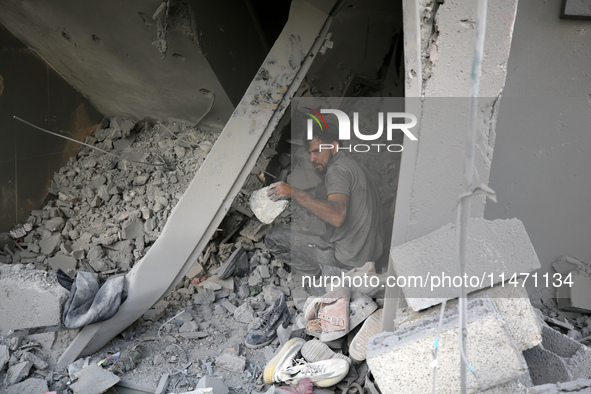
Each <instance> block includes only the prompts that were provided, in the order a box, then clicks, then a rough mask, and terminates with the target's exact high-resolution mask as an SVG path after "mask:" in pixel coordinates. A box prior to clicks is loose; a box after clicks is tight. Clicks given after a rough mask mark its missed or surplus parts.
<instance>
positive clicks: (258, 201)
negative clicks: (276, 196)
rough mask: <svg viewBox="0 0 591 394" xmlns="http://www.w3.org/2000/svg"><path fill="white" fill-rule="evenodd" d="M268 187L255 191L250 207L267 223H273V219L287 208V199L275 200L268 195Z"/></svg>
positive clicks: (251, 197)
mask: <svg viewBox="0 0 591 394" xmlns="http://www.w3.org/2000/svg"><path fill="white" fill-rule="evenodd" d="M268 190H269V188H268V187H265V188H262V189H260V190H256V191H254V192H253V193H252V194H251V196H250V209H251V210H252V212H253V213H254V214H255V215H256V217H257V218H258V219H259V220H260V221H261V222H263V223H265V224H271V223H273V220H275V218H276V217H277V216H279V215H281V213H282V212H283V211H284V210H285V208H287V206H288V205H289V202H288V201H287V200H280V201H273V200H271V199H270V198H269V197H267V191H268Z"/></svg>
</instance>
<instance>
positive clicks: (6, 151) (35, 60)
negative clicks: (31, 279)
mask: <svg viewBox="0 0 591 394" xmlns="http://www.w3.org/2000/svg"><path fill="white" fill-rule="evenodd" d="M0 51H1V52H2V56H0V138H1V140H2V143H1V144H0V229H1V230H7V229H8V228H9V227H10V226H12V225H14V224H16V223H17V222H24V221H25V220H26V219H27V217H28V216H29V214H30V212H31V210H32V209H37V208H38V207H40V206H42V205H43V204H42V201H43V198H44V195H45V193H46V192H47V189H48V187H49V183H50V182H51V178H52V176H53V173H54V172H55V171H56V170H58V169H59V168H60V167H61V166H63V165H64V164H65V163H66V162H67V160H68V158H69V157H70V156H72V155H75V154H76V152H77V151H78V148H79V145H78V144H75V143H73V142H68V141H66V140H63V139H60V138H58V137H54V136H51V135H48V134H45V133H43V132H41V131H38V130H35V129H33V128H31V127H30V126H27V125H25V124H23V123H20V122H18V121H17V120H15V119H13V118H12V117H13V116H15V115H16V116H19V117H21V118H23V119H26V120H28V121H30V122H32V123H35V124H37V125H39V126H41V127H44V128H48V129H50V130H52V131H55V132H60V131H62V130H63V131H65V133H64V134H65V135H67V136H69V137H71V138H76V139H79V140H83V139H84V136H85V135H88V134H89V133H91V132H92V131H93V130H94V128H95V126H96V124H97V122H98V121H100V120H101V117H102V116H101V114H99V113H98V112H97V111H96V110H95V109H94V108H93V107H92V105H90V103H89V102H88V101H87V100H85V99H84V98H83V97H82V96H81V95H80V93H78V92H77V91H75V90H74V89H73V88H72V87H71V86H70V85H69V84H68V83H67V82H66V81H64V80H63V78H61V77H60V76H59V75H58V74H57V73H56V72H55V71H54V70H53V69H51V68H50V67H49V66H48V65H47V63H45V62H44V61H43V60H42V59H41V58H40V57H39V56H38V55H37V54H36V53H35V52H33V51H32V50H30V49H28V48H27V47H26V46H25V45H24V44H23V43H22V42H20V41H18V40H17V39H16V38H15V37H14V36H13V35H12V34H10V32H9V31H7V30H6V29H4V28H3V27H2V26H0Z"/></svg>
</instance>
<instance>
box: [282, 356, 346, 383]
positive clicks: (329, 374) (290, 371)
mask: <svg viewBox="0 0 591 394" xmlns="http://www.w3.org/2000/svg"><path fill="white" fill-rule="evenodd" d="M348 372H349V362H348V361H346V360H343V359H340V358H334V359H330V360H322V361H318V362H315V363H308V362H306V361H305V360H302V359H300V360H297V361H296V362H294V364H293V365H292V366H290V367H287V368H284V369H282V370H281V371H280V372H279V373H278V374H277V378H278V379H279V380H281V381H282V382H286V383H287V384H289V385H292V386H297V385H298V384H299V383H300V382H301V381H302V380H304V379H306V378H307V379H310V380H311V381H312V382H314V383H315V384H316V385H317V386H318V387H330V386H334V385H335V384H337V383H338V382H340V381H341V380H343V378H344V377H345V376H346V375H347V373H348Z"/></svg>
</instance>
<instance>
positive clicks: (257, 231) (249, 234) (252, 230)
mask: <svg viewBox="0 0 591 394" xmlns="http://www.w3.org/2000/svg"><path fill="white" fill-rule="evenodd" d="M271 228H272V226H271V225H270V224H265V223H261V222H259V221H258V220H255V219H251V220H249V221H248V223H247V224H246V226H245V227H244V228H243V229H242V230H241V231H240V235H242V236H243V237H245V238H248V239H250V240H251V241H253V242H259V241H260V240H261V239H263V237H264V236H265V235H267V233H268V232H269V231H271Z"/></svg>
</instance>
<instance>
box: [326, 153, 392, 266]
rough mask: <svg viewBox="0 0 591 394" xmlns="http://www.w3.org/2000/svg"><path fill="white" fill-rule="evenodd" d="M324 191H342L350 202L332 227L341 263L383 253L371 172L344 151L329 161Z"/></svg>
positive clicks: (354, 262) (362, 260)
mask: <svg viewBox="0 0 591 394" xmlns="http://www.w3.org/2000/svg"><path fill="white" fill-rule="evenodd" d="M324 183H325V185H326V192H327V195H329V196H330V195H331V194H345V195H347V196H349V205H348V207H347V214H346V217H345V222H344V223H343V224H342V225H341V226H340V227H337V228H335V230H334V233H333V235H332V238H331V239H330V241H331V242H333V243H334V244H335V257H336V259H337V260H338V261H340V262H341V263H343V264H345V265H347V266H352V267H360V266H362V265H363V264H365V263H366V262H368V261H375V260H376V259H377V258H378V257H380V255H381V254H382V245H383V231H382V225H381V212H380V211H381V209H380V208H381V202H380V197H379V193H378V189H377V186H376V185H375V182H374V181H373V179H372V177H371V174H369V173H368V172H367V170H366V169H365V167H362V166H361V165H360V164H359V163H357V162H356V161H355V160H354V159H352V158H351V157H349V156H348V155H347V154H346V153H345V152H338V153H337V154H336V155H334V156H333V157H332V158H331V159H330V161H329V162H328V166H327V170H326V176H325V179H324Z"/></svg>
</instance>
